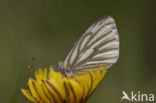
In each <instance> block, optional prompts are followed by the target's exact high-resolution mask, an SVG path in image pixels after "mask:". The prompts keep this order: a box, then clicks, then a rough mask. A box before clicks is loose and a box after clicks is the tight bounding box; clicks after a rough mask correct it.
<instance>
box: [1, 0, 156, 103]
mask: <svg viewBox="0 0 156 103" xmlns="http://www.w3.org/2000/svg"><path fill="white" fill-rule="evenodd" d="M106 15H111V16H112V17H114V19H115V20H116V24H117V28H118V32H119V37H120V58H119V61H118V62H117V64H115V65H114V66H113V67H112V68H111V69H109V70H108V72H107V74H106V76H105V77H104V79H103V80H102V82H101V83H100V84H99V86H98V88H97V89H96V91H95V92H94V93H93V95H92V97H91V98H90V99H89V100H88V103H95V102H96V103H120V100H121V96H122V91H123V90H124V91H126V92H127V93H130V91H135V92H137V91H140V92H141V93H156V88H155V87H156V68H155V63H156V62H155V61H156V31H155V30H156V2H155V0H94V1H93V0H77V1H76V0H55V1H54V0H0V102H1V103H29V101H28V100H27V99H26V98H25V97H24V95H23V94H22V93H21V91H20V89H21V88H26V82H27V80H28V78H29V77H34V76H33V74H34V70H35V69H28V65H29V64H39V63H41V64H45V63H49V62H50V63H53V64H56V63H57V62H59V61H62V60H63V59H64V57H65V55H66V53H67V52H68V50H69V49H70V48H71V47H72V45H73V44H74V43H75V41H76V40H77V39H78V38H79V37H80V36H81V35H82V34H83V33H84V31H85V30H86V29H87V28H88V27H89V26H90V25H91V24H92V23H93V22H95V21H96V20H97V19H99V18H101V17H103V16H106ZM29 57H35V58H37V60H36V61H32V62H30V60H29Z"/></svg>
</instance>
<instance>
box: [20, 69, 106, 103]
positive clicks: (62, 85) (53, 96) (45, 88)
mask: <svg viewBox="0 0 156 103" xmlns="http://www.w3.org/2000/svg"><path fill="white" fill-rule="evenodd" d="M105 73H106V68H101V67H99V68H96V69H89V70H87V71H83V72H80V73H78V74H77V75H75V76H74V77H70V78H69V77H65V76H63V75H62V74H61V73H60V72H56V71H55V70H54V69H53V68H52V67H50V68H49V72H48V69H46V68H45V69H43V70H42V69H41V68H39V69H38V71H36V72H35V77H36V80H33V79H32V78H29V80H28V87H29V89H28V90H25V89H21V91H22V92H23V94H24V95H25V96H26V97H27V98H28V99H29V100H30V101H32V102H35V103H84V102H85V101H86V100H87V98H88V97H89V96H90V95H91V94H92V92H93V91H94V89H95V88H96V87H97V85H98V83H99V82H100V81H101V79H102V78H103V77H104V75H105Z"/></svg>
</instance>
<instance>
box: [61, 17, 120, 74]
mask: <svg viewBox="0 0 156 103" xmlns="http://www.w3.org/2000/svg"><path fill="white" fill-rule="evenodd" d="M118 56H119V37H118V33H117V28H116V24H115V21H114V19H113V18H112V17H110V16H107V17H104V18H101V19H99V20H98V21H96V22H95V23H94V24H92V25H91V27H90V28H89V29H88V30H87V31H86V32H85V33H84V34H83V35H82V36H81V37H80V39H79V40H78V41H77V42H76V43H75V45H74V47H73V48H72V49H71V50H70V52H69V53H68V55H67V56H66V58H65V60H64V63H63V67H64V69H68V70H75V71H77V70H83V69H89V68H96V67H98V66H106V67H107V68H109V67H110V66H111V65H112V64H114V63H115V62H116V61H117V59H118Z"/></svg>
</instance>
